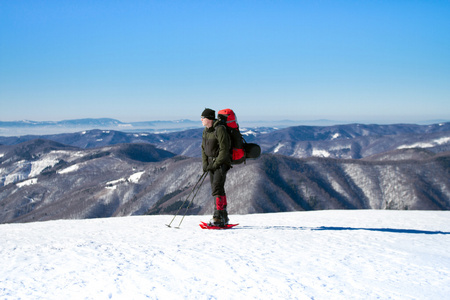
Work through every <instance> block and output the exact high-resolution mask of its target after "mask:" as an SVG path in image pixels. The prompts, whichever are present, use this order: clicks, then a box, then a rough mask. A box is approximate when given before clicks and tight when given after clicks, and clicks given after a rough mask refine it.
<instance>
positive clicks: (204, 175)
mask: <svg viewBox="0 0 450 300" xmlns="http://www.w3.org/2000/svg"><path fill="white" fill-rule="evenodd" d="M206 174H208V171H206V172H203V174H202V176H200V179H199V180H198V181H197V183H196V184H195V185H194V187H193V188H192V190H191V191H190V193H189V194H188V195H187V197H186V199H185V200H184V201H183V203H182V204H181V206H180V207H179V208H178V210H177V212H176V213H175V215H174V216H173V218H172V221H170V223H169V224H166V226H167V227H171V226H170V225H172V222H173V221H174V220H175V218H176V217H177V215H178V213H179V212H180V210H181V208H182V207H183V206H184V204H185V203H186V202H187V201H188V199H189V197H190V196H191V194H192V193H193V192H194V191H195V189H197V192H198V190H199V189H200V186H201V185H202V183H203V181H204V180H205V178H206ZM200 181H201V183H200ZM199 183H200V186H199V187H198V188H197V186H198V184H199ZM197 192H196V193H194V197H193V198H192V200H191V201H190V203H189V205H188V208H189V206H190V205H191V203H192V201H193V200H194V198H195V195H197ZM185 215H186V213H185ZM183 218H184V216H183ZM182 221H183V220H182ZM180 224H181V222H180ZM178 227H180V225H178Z"/></svg>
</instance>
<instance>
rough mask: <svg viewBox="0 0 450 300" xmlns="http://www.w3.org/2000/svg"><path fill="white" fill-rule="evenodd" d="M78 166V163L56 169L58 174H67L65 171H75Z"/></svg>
mask: <svg viewBox="0 0 450 300" xmlns="http://www.w3.org/2000/svg"><path fill="white" fill-rule="evenodd" d="M79 168H80V166H79V165H72V166H70V167H67V168H65V169H63V170H61V171H58V172H57V173H58V174H67V173H71V172H75V171H77V170H78V169H79Z"/></svg>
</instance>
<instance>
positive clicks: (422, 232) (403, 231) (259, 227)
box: [235, 226, 450, 234]
mask: <svg viewBox="0 0 450 300" xmlns="http://www.w3.org/2000/svg"><path fill="white" fill-rule="evenodd" d="M236 229H266V230H268V229H272V230H273V229H274V230H317V231H319V230H333V231H347V230H350V231H351V230H366V231H378V232H390V233H408V234H450V232H445V231H430V230H418V229H398V228H354V227H333V226H321V227H295V226H241V227H237V228H235V230H236Z"/></svg>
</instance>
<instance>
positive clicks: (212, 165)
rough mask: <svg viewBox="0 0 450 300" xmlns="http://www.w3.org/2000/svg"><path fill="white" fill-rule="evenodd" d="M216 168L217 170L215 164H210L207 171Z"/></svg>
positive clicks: (212, 170)
mask: <svg viewBox="0 0 450 300" xmlns="http://www.w3.org/2000/svg"><path fill="white" fill-rule="evenodd" d="M215 170H216V168H215V167H214V164H210V165H209V166H208V168H207V171H211V172H214V171H215Z"/></svg>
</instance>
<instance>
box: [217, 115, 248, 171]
mask: <svg viewBox="0 0 450 300" xmlns="http://www.w3.org/2000/svg"><path fill="white" fill-rule="evenodd" d="M217 118H218V119H219V120H220V121H221V122H222V123H223V125H225V127H226V128H227V132H228V135H229V136H230V141H231V150H230V152H231V164H233V165H237V164H240V163H242V162H244V161H245V151H244V138H243V137H242V134H241V132H240V131H239V124H238V123H237V119H236V115H235V113H234V111H233V110H231V109H229V108H226V109H222V110H219V112H218V113H217Z"/></svg>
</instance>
